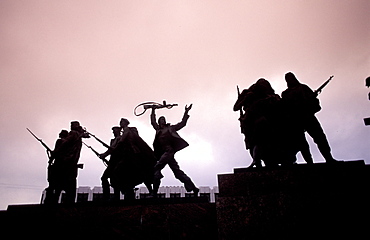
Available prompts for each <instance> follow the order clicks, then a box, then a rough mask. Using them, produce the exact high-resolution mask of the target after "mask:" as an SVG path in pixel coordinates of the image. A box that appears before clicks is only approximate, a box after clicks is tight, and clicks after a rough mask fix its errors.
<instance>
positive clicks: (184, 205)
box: [1, 198, 217, 240]
mask: <svg viewBox="0 0 370 240" xmlns="http://www.w3.org/2000/svg"><path fill="white" fill-rule="evenodd" d="M4 214H5V213H4ZM3 217H6V218H5V219H6V223H5V226H4V225H3V226H2V227H1V228H2V229H3V230H4V231H3V235H4V236H8V237H9V238H12V239H31V238H35V239H40V238H41V239H105V240H106V239H216V238H217V226H216V208H215V204H214V203H209V202H208V199H204V201H203V200H202V198H194V199H175V200H172V199H158V200H155V199H148V200H147V199H143V200H135V201H133V202H131V203H130V202H125V201H120V202H117V203H93V202H87V203H81V204H79V203H76V204H71V205H66V204H58V205H56V206H46V205H13V206H12V205H11V206H9V207H8V210H7V211H6V216H5V215H4V216H3Z"/></svg>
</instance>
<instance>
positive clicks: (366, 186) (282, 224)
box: [216, 161, 370, 239]
mask: <svg viewBox="0 0 370 240" xmlns="http://www.w3.org/2000/svg"><path fill="white" fill-rule="evenodd" d="M369 180H370V168H369V166H368V165H365V163H364V161H349V162H341V163H337V164H333V165H330V164H326V163H319V164H313V165H306V164H299V165H294V166H291V167H278V168H269V169H243V168H242V169H235V170H234V173H232V174H222V175H218V181H219V197H218V201H217V202H216V208H217V221H218V227H219V228H218V230H219V237H220V239H266V238H273V239H282V238H288V239H292V238H295V239H296V238H301V237H303V238H309V237H315V238H320V239H323V238H326V237H328V238H330V239H333V238H334V237H338V238H339V237H340V238H343V237H351V239H354V238H356V237H360V236H365V235H367V230H366V229H367V228H368V226H369V217H368V216H369V213H370V212H369V204H370V194H369V190H370V181H369Z"/></svg>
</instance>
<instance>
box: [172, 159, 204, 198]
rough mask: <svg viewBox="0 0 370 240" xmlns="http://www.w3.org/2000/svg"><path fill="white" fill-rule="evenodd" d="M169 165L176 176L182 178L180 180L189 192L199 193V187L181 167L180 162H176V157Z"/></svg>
mask: <svg viewBox="0 0 370 240" xmlns="http://www.w3.org/2000/svg"><path fill="white" fill-rule="evenodd" d="M168 166H170V168H171V170H172V172H173V173H174V175H175V178H177V179H178V180H180V182H182V183H184V187H185V189H186V191H187V192H191V191H194V193H196V194H198V192H199V189H198V188H197V187H196V186H195V184H194V183H193V181H192V180H191V179H190V177H189V176H188V175H186V174H185V173H184V171H182V170H181V169H180V166H179V164H178V163H177V162H176V160H175V159H174V158H172V160H171V161H169V163H168Z"/></svg>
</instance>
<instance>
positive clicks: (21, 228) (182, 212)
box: [0, 161, 370, 240]
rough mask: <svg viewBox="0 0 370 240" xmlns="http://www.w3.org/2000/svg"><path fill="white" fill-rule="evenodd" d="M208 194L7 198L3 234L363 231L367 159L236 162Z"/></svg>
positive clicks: (327, 234)
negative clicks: (54, 201)
mask: <svg viewBox="0 0 370 240" xmlns="http://www.w3.org/2000/svg"><path fill="white" fill-rule="evenodd" d="M218 183H219V195H218V198H216V203H209V202H208V199H207V198H178V199H176V198H175V199H139V200H135V201H119V202H112V203H102V202H86V203H76V204H71V205H65V204H59V205H55V206H46V205H10V206H9V207H8V210H7V211H3V212H0V230H2V233H3V235H4V236H9V238H10V237H11V238H14V239H20V238H28V239H31V238H33V237H35V238H37V239H53V238H56V239H68V240H70V239H146V240H147V239H231V240H234V239H248V240H249V239H299V238H304V239H306V238H307V239H308V238H314V239H324V238H327V239H335V238H338V239H343V238H346V237H347V238H349V239H361V238H363V236H367V235H368V226H369V224H370V222H369V216H370V211H369V205H370V194H369V190H370V165H365V163H364V161H349V162H342V163H338V164H334V165H328V164H326V163H319V164H314V165H306V164H299V165H294V166H291V167H278V168H262V169H244V168H239V169H234V172H233V173H229V174H220V175H218Z"/></svg>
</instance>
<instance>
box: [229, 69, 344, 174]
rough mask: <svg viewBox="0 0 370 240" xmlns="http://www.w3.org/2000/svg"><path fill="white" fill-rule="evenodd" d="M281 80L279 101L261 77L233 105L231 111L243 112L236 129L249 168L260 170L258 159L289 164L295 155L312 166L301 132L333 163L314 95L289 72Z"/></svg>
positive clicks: (277, 163)
mask: <svg viewBox="0 0 370 240" xmlns="http://www.w3.org/2000/svg"><path fill="white" fill-rule="evenodd" d="M330 79H331V78H330ZM330 79H329V81H330ZM285 80H286V82H287V86H288V88H287V89H286V90H285V91H283V93H282V97H281V98H280V96H279V95H277V94H275V91H274V89H273V88H272V87H271V85H270V83H269V82H268V81H267V80H265V79H263V78H261V79H259V80H258V81H257V82H256V83H255V84H253V85H252V86H250V87H249V88H248V89H245V90H243V92H242V93H241V94H239V96H238V99H237V101H236V103H235V105H234V111H242V110H244V113H243V114H241V117H240V126H241V131H242V133H243V134H244V136H245V139H244V141H245V146H246V149H248V150H249V151H250V154H251V156H252V159H253V162H252V164H251V166H250V167H253V166H256V167H261V166H262V164H261V161H262V160H263V162H264V163H265V165H266V166H277V165H279V164H281V165H289V164H293V163H295V162H296V154H297V153H298V152H301V153H302V156H303V158H304V160H305V161H306V162H307V163H308V164H312V163H313V159H312V156H311V153H310V149H309V145H308V143H307V140H306V138H305V132H307V133H308V134H309V135H310V136H311V137H312V138H313V140H314V142H315V143H316V144H317V146H318V149H319V150H320V152H321V154H322V156H323V157H324V158H325V160H326V162H328V163H334V162H337V161H336V160H335V159H334V158H333V156H332V155H331V149H330V146H329V143H328V140H327V138H326V136H325V133H324V131H323V129H322V127H321V125H320V123H319V121H318V120H317V118H316V116H315V113H317V112H318V111H320V110H321V107H320V103H319V100H318V99H317V95H318V93H317V92H314V91H312V90H311V89H310V88H309V87H308V86H307V85H305V84H302V83H300V82H299V81H298V80H297V78H296V77H295V75H294V74H293V73H291V72H289V73H287V74H285ZM326 84H327V83H326Z"/></svg>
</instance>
